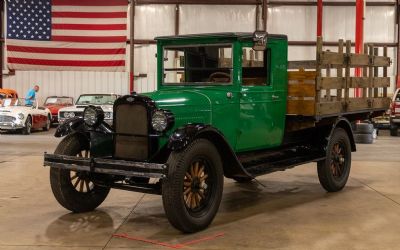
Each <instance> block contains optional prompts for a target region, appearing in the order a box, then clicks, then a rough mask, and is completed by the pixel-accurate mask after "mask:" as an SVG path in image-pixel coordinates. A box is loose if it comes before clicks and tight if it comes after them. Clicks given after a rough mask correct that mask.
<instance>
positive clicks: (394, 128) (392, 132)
mask: <svg viewBox="0 0 400 250" xmlns="http://www.w3.org/2000/svg"><path fill="white" fill-rule="evenodd" d="M398 135H399V128H398V127H397V126H395V125H391V126H390V136H398Z"/></svg>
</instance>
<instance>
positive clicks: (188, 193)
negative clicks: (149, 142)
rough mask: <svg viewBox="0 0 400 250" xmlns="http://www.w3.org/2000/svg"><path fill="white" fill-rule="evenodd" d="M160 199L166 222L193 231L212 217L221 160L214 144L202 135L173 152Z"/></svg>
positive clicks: (218, 199)
mask: <svg viewBox="0 0 400 250" xmlns="http://www.w3.org/2000/svg"><path fill="white" fill-rule="evenodd" d="M168 166H169V169H168V176H167V178H166V179H164V180H163V183H162V199H163V205H164V210H165V213H166V215H167V218H168V220H169V222H170V223H171V224H172V225H173V226H174V227H175V228H177V229H178V230H180V231H182V232H186V233H193V232H197V231H200V230H202V229H204V228H206V227H207V226H208V225H209V224H210V223H211V222H212V220H213V219H214V217H215V215H216V213H217V211H218V208H219V205H220V203H221V198H222V190H223V182H224V177H223V170H222V161H221V157H220V155H219V153H218V150H217V149H216V148H215V146H214V145H213V144H212V143H211V142H209V141H208V140H205V139H198V140H195V141H194V142H192V143H191V144H190V145H189V146H188V147H187V148H186V149H185V150H183V151H182V152H172V153H171V155H170V157H169V159H168Z"/></svg>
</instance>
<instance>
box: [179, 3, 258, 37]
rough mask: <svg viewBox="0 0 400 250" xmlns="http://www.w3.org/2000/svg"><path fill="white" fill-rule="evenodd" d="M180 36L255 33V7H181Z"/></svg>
mask: <svg viewBox="0 0 400 250" xmlns="http://www.w3.org/2000/svg"><path fill="white" fill-rule="evenodd" d="M180 11H181V15H180V22H179V27H180V34H193V33H211V32H253V31H254V30H255V28H256V20H255V14H256V7H255V6H247V5H241V6H233V5H232V6H226V5H181V10H180Z"/></svg>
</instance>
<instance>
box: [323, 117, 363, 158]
mask: <svg viewBox="0 0 400 250" xmlns="http://www.w3.org/2000/svg"><path fill="white" fill-rule="evenodd" d="M336 128H342V129H344V130H345V131H346V132H347V135H348V136H349V139H350V145H351V151H352V152H356V151H357V147H356V142H355V140H354V135H353V128H352V126H351V123H350V122H349V120H347V119H346V118H344V117H338V118H337V119H336V122H335V123H334V124H333V127H332V130H331V132H330V134H329V137H328V138H331V136H332V134H333V131H334V130H335V129H336Z"/></svg>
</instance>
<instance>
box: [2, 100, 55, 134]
mask: <svg viewBox="0 0 400 250" xmlns="http://www.w3.org/2000/svg"><path fill="white" fill-rule="evenodd" d="M50 121H51V113H50V110H49V109H47V108H44V107H39V105H38V103H37V101H36V100H35V102H34V105H29V106H27V105H25V100H24V99H11V98H8V99H4V100H3V103H2V105H1V106H0V131H4V130H6V131H9V130H11V131H21V132H22V133H23V134H24V135H28V134H30V133H31V130H32V129H40V128H42V129H43V130H44V131H47V130H49V129H50Z"/></svg>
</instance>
